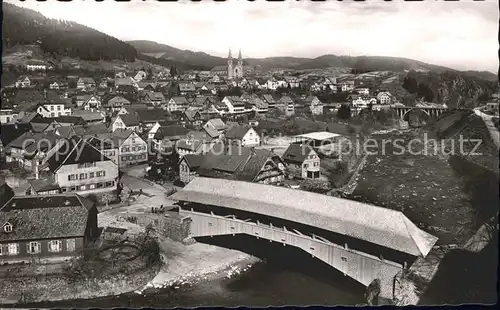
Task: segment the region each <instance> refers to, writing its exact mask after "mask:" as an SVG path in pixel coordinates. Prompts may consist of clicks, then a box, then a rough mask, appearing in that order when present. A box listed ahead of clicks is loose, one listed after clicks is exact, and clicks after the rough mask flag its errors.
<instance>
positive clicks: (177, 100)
mask: <svg viewBox="0 0 500 310" xmlns="http://www.w3.org/2000/svg"><path fill="white" fill-rule="evenodd" d="M170 100H173V101H174V102H175V103H176V104H189V101H188V100H187V99H186V97H184V96H175V97H172V98H170Z"/></svg>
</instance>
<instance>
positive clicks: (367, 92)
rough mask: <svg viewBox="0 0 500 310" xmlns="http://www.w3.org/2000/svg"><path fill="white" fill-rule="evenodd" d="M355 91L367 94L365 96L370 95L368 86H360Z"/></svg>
mask: <svg viewBox="0 0 500 310" xmlns="http://www.w3.org/2000/svg"><path fill="white" fill-rule="evenodd" d="M354 91H355V92H357V93H358V94H360V95H365V96H369V95H370V89H369V88H367V87H358V88H356V89H355V90H354Z"/></svg>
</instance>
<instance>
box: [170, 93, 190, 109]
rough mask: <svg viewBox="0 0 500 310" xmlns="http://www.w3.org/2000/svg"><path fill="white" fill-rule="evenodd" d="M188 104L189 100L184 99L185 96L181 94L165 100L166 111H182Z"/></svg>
mask: <svg viewBox="0 0 500 310" xmlns="http://www.w3.org/2000/svg"><path fill="white" fill-rule="evenodd" d="M188 106H189V101H188V100H187V99H186V97H183V96H176V97H172V98H170V100H169V101H168V102H167V111H169V112H174V111H181V112H183V111H184V110H186V109H187V108H188Z"/></svg>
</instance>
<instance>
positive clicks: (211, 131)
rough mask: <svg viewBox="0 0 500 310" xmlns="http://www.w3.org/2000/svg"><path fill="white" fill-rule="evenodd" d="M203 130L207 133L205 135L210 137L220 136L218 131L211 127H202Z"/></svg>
mask: <svg viewBox="0 0 500 310" xmlns="http://www.w3.org/2000/svg"><path fill="white" fill-rule="evenodd" d="M203 130H204V131H205V132H206V133H207V135H208V136H209V137H211V138H217V137H219V136H220V134H219V132H218V131H217V130H215V129H212V128H211V127H208V126H206V127H203Z"/></svg>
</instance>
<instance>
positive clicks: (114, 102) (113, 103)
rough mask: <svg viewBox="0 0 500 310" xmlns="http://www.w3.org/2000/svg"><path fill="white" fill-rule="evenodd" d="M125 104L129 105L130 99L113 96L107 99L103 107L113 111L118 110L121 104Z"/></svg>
mask: <svg viewBox="0 0 500 310" xmlns="http://www.w3.org/2000/svg"><path fill="white" fill-rule="evenodd" d="M126 105H130V101H128V100H127V99H125V98H123V97H122V96H115V97H113V98H111V99H109V100H108V102H107V103H106V105H104V108H106V109H107V110H110V111H113V112H118V111H120V110H121V108H122V107H123V106H126Z"/></svg>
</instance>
